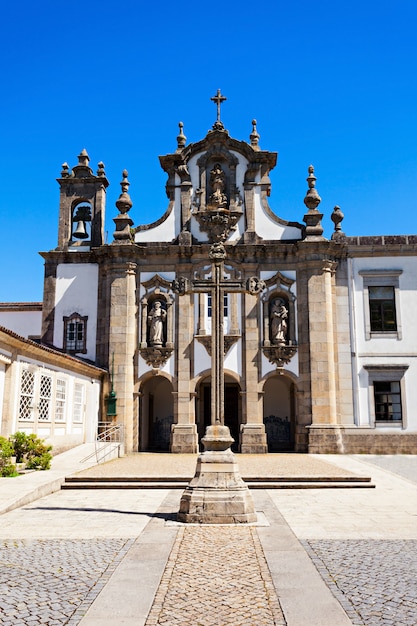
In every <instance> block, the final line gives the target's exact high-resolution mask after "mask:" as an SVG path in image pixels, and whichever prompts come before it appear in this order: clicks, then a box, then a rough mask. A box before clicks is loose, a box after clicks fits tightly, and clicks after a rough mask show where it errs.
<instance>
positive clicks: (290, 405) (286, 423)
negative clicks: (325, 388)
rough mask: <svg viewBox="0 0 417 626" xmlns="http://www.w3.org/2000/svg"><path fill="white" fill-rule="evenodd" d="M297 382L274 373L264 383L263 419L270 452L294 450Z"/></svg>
mask: <svg viewBox="0 0 417 626" xmlns="http://www.w3.org/2000/svg"><path fill="white" fill-rule="evenodd" d="M295 389H296V387H295V384H294V382H293V381H292V380H291V378H289V377H288V376H285V375H279V374H277V375H274V376H271V377H270V378H268V379H267V380H266V382H265V385H264V408H263V420H264V424H265V431H266V438H267V442H268V452H292V451H293V450H294V439H295V437H294V435H295Z"/></svg>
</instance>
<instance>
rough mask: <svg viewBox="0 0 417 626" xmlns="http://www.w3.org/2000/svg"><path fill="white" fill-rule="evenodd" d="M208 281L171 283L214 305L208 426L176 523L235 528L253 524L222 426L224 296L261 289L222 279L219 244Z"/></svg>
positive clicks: (259, 284) (255, 283)
mask: <svg viewBox="0 0 417 626" xmlns="http://www.w3.org/2000/svg"><path fill="white" fill-rule="evenodd" d="M209 257H210V260H211V267H212V272H211V279H198V280H197V279H196V280H193V281H186V280H185V279H179V280H178V281H174V282H173V289H174V291H176V292H177V293H179V294H184V293H189V292H192V293H201V292H206V293H207V292H209V293H211V300H212V350H211V355H212V388H213V391H212V394H211V395H212V401H211V425H210V426H208V427H207V430H206V434H205V436H204V437H203V439H202V440H201V441H202V444H203V446H204V452H202V453H201V454H200V455H199V457H198V459H197V468H196V473H195V476H194V478H193V479H192V481H191V482H190V484H189V485H188V486H187V487H186V489H185V491H184V493H183V495H182V497H181V502H180V510H179V512H178V516H177V517H178V521H180V522H188V523H200V524H234V523H239V524H241V523H248V522H255V521H256V519H257V518H256V513H255V509H254V505H253V500H252V496H251V494H250V492H249V489H248V487H247V485H246V484H245V483H244V482H243V480H242V478H241V476H240V473H239V468H238V464H237V461H236V457H235V455H234V454H233V452H232V450H231V445H232V443H233V442H234V439H233V438H232V437H231V435H230V430H229V428H228V426H225V424H224V363H223V361H224V331H223V321H224V320H223V296H224V294H225V293H230V292H240V293H242V292H248V293H251V294H252V295H257V294H259V293H260V292H261V291H262V290H263V289H264V288H265V284H264V283H263V281H261V280H260V279H259V278H257V277H251V278H249V279H248V280H247V281H246V282H245V281H239V280H228V279H225V278H224V260H225V258H226V251H225V248H224V246H223V245H222V244H221V243H215V244H213V245H212V246H211V248H210V252H209Z"/></svg>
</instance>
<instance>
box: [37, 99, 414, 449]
mask: <svg viewBox="0 0 417 626" xmlns="http://www.w3.org/2000/svg"><path fill="white" fill-rule="evenodd" d="M213 100H214V101H215V102H216V104H217V120H216V122H215V123H214V124H213V126H212V128H211V129H210V130H209V131H208V133H207V134H206V136H205V137H204V138H203V139H202V140H201V141H198V142H196V143H190V144H187V141H186V137H185V135H184V133H183V125H182V124H180V126H179V127H180V132H179V135H178V137H177V147H176V149H175V151H174V152H172V153H170V154H167V155H165V156H162V157H160V164H161V166H162V168H163V170H164V171H165V172H166V174H167V182H166V193H167V197H168V206H167V208H166V211H165V213H164V214H163V215H162V216H161V217H160V218H159V219H158V220H157V221H155V222H153V223H151V224H147V225H135V223H134V221H133V218H132V217H131V215H132V214H134V211H131V208H132V204H133V203H132V200H131V198H130V195H129V193H128V190H129V181H128V177H127V176H128V174H127V172H126V171H124V172H123V178H122V182H121V194H120V197H119V199H118V200H117V202H116V206H117V211H118V214H117V215H115V217H114V223H115V230H114V234H113V240H112V242H111V243H105V238H104V220H105V210H106V188H107V187H108V184H109V182H108V180H107V178H106V173H105V169H104V164H103V163H102V162H100V163H99V164H98V169H97V170H96V173H94V172H93V169H92V168H91V167H90V162H89V156H88V154H87V152H86V151H85V150H83V151H82V152H81V154H80V155H79V157H78V164H77V165H75V166H74V167H72V168H70V167H69V166H68V165H67V164H64V165H63V168H62V172H61V176H60V178H59V179H58V183H59V187H60V203H59V227H58V244H57V247H56V248H55V249H52V250H50V251H49V252H44V253H42V256H43V258H44V260H45V282H44V299H43V307H42V332H41V342H42V343H43V344H45V345H47V346H50V347H54V348H56V349H58V350H63V351H65V352H67V353H69V354H71V355H73V356H76V357H79V358H82V359H85V360H87V361H89V362H91V363H94V364H95V365H96V366H97V367H99V368H101V369H105V370H107V371H108V372H109V374H110V383H109V387H108V389H107V390H106V392H105V394H104V396H103V399H102V408H101V413H102V415H101V420H102V421H109V422H111V421H115V422H116V421H117V422H119V423H122V424H123V425H124V430H125V446H126V451H127V452H132V451H151V450H158V451H161V450H164V451H171V452H174V453H175V452H176V453H194V452H196V451H198V449H199V445H200V440H201V438H202V437H203V435H204V432H205V428H206V426H207V425H208V424H210V420H211V407H212V403H211V395H212V356H213V355H212V331H213V330H214V329H213V327H212V324H216V323H221V324H222V335H223V336H224V350H223V351H224V358H223V363H222V367H223V368H224V414H225V423H226V425H228V426H229V428H230V430H231V434H232V436H233V438H234V439H235V444H234V445H235V449H236V451H240V452H242V453H266V452H268V451H270V452H279V451H295V452H307V451H310V452H330V453H338V452H340V453H343V452H346V453H348V452H349V453H359V452H364V453H378V452H390V453H393V452H409V453H412V452H414V453H415V452H417V413H416V411H415V406H417V384H416V383H417V330H416V325H415V324H414V321H413V309H414V308H415V306H416V304H417V289H416V284H415V276H416V275H417V236H391V237H388V236H386V237H383V236H381V237H347V236H346V235H345V234H344V232H343V230H342V220H343V214H342V212H341V210H340V209H339V207H335V209H334V210H333V213H332V215H331V218H332V220H333V223H334V232H333V233H332V234H331V236H330V238H326V237H325V236H324V233H323V227H322V225H321V220H322V217H323V215H322V213H321V212H320V208H319V207H320V196H319V194H318V191H317V190H316V176H315V172H314V168H313V167H312V166H310V167H309V168H308V171H307V190H306V196H305V199H304V203H305V212H304V215H300V221H286V220H284V219H281V218H280V217H278V216H277V215H276V214H275V213H274V211H273V210H272V209H271V207H270V205H269V197H270V194H271V182H270V178H269V173H270V171H271V170H272V169H273V168H274V167H275V165H276V162H277V154H276V153H275V152H270V151H267V150H263V149H261V147H260V144H259V134H258V132H257V126H256V121H253V123H252V132H251V133H250V137H249V142H245V141H240V140H236V139H233V138H232V137H231V136H230V135H229V132H228V131H227V130H226V129H225V127H224V125H223V123H222V121H221V119H220V104H221V102H222V100H223V97H222V96H221V94H220V92H218V93H217V96H216V97H215V98H213ZM216 245H217V246H220V247H221V248H222V249H223V250H224V253H225V259H224V264H223V265H222V272H223V276H221V280H222V284H223V289H222V291H221V301H220V302H215V300H214V292H213V291H212V290H210V289H209V288H208V289H206V290H204V289H201V290H198V289H195V288H194V287H193V285H194V286H195V285H197V284H203V283H204V282H206V283H207V284H209V283H210V281H211V280H213V279H214V277H213V276H212V267H213V266H212V262H211V256H212V250H213V246H216ZM199 281H200V282H199ZM228 285H229V286H230V288H229V291H228ZM236 285H237V286H239V285H242V286H243V287H242V288H241V289H240V288H238V287H236ZM216 306H217V307H219V308H220V309H221V310H220V315H219V311H217V309H216V311H214V310H213V308H214V307H216ZM216 320H217V321H216Z"/></svg>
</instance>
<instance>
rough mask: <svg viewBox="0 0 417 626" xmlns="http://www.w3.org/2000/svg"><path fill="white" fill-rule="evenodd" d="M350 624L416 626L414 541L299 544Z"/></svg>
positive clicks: (416, 547) (416, 545)
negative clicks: (341, 607) (342, 609)
mask: <svg viewBox="0 0 417 626" xmlns="http://www.w3.org/2000/svg"><path fill="white" fill-rule="evenodd" d="M302 544H303V546H304V547H305V549H306V550H307V552H308V554H309V555H310V557H311V558H312V560H313V562H314V564H315V565H316V567H317V569H318V571H319V572H320V574H321V576H322V577H323V579H324V581H325V582H326V583H327V585H328V586H329V587H330V589H331V590H332V592H333V594H334V595H335V597H336V598H337V599H338V600H339V602H340V603H341V604H342V606H343V608H344V609H345V611H346V613H347V614H348V616H349V618H350V619H351V621H352V623H353V624H355V625H360V626H415V625H416V624H417V590H416V580H417V541H416V540H408V541H401V540H395V541H390V540H379V541H376V540H372V541H371V540H365V539H363V540H357V541H355V540H346V541H343V540H342V541H326V540H320V541H302Z"/></svg>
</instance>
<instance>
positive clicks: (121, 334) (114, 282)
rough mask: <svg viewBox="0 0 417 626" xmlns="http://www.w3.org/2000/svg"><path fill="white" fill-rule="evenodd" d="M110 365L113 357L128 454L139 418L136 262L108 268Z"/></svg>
mask: <svg viewBox="0 0 417 626" xmlns="http://www.w3.org/2000/svg"><path fill="white" fill-rule="evenodd" d="M108 280H109V284H110V328H109V363H111V362H112V359H113V355H114V380H113V386H114V390H115V392H116V395H117V421H118V422H121V423H122V424H123V425H124V428H125V448H126V452H127V453H129V452H132V451H136V450H137V447H138V441H137V436H136V435H137V426H136V425H137V415H135V414H134V398H133V394H134V363H133V359H134V355H135V348H136V345H137V337H136V297H135V293H136V263H132V262H130V261H125V262H123V261H122V262H115V263H114V265H112V266H111V267H110V268H109V273H108Z"/></svg>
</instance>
